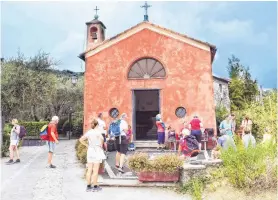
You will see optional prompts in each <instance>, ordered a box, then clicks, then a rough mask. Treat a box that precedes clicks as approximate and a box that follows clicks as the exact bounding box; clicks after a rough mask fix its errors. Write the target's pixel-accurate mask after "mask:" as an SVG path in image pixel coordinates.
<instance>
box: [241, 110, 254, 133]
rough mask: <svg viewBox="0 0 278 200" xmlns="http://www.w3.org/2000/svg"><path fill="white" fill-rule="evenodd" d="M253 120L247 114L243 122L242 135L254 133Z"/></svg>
mask: <svg viewBox="0 0 278 200" xmlns="http://www.w3.org/2000/svg"><path fill="white" fill-rule="evenodd" d="M252 124H253V122H252V120H251V119H249V116H248V115H245V118H244V119H243V120H242V123H241V127H242V136H244V134H248V133H250V134H252Z"/></svg>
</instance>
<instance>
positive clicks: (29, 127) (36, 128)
mask: <svg viewBox="0 0 278 200" xmlns="http://www.w3.org/2000/svg"><path fill="white" fill-rule="evenodd" d="M48 123H49V122H46V121H43V122H20V123H19V124H20V125H21V126H24V127H25V128H26V131H27V135H26V136H37V137H39V136H40V130H41V128H42V127H43V126H44V125H47V124H48Z"/></svg>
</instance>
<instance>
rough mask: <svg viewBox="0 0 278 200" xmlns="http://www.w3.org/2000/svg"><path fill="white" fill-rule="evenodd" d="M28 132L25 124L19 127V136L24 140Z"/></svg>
mask: <svg viewBox="0 0 278 200" xmlns="http://www.w3.org/2000/svg"><path fill="white" fill-rule="evenodd" d="M26 134H27V131H26V128H25V127H24V126H20V129H19V138H20V139H21V140H22V138H24V137H25V136H26Z"/></svg>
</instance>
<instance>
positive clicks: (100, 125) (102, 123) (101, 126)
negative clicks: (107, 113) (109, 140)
mask: <svg viewBox="0 0 278 200" xmlns="http://www.w3.org/2000/svg"><path fill="white" fill-rule="evenodd" d="M97 121H98V128H99V130H100V131H101V133H105V132H106V131H105V130H104V128H105V127H106V125H105V122H104V121H103V120H102V119H100V118H97Z"/></svg>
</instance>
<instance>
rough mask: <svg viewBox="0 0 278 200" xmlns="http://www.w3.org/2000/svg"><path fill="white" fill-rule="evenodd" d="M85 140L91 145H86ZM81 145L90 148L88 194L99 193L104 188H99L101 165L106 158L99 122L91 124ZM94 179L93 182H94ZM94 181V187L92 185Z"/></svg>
mask: <svg viewBox="0 0 278 200" xmlns="http://www.w3.org/2000/svg"><path fill="white" fill-rule="evenodd" d="M85 140H88V142H89V145H87V144H86V143H85ZM79 141H80V143H81V144H83V145H84V146H86V147H87V148H88V150H87V167H88V169H87V173H86V180H87V188H86V191H87V192H98V191H101V190H102V188H101V187H99V186H98V184H97V180H98V172H99V167H100V164H101V163H102V161H103V160H104V159H106V156H105V154H104V151H103V148H102V147H103V142H104V140H103V135H102V132H101V129H100V128H99V124H98V120H96V119H94V120H93V121H92V123H91V129H90V130H89V131H88V132H87V133H85V134H84V135H83V136H82V137H81V138H80V139H79ZM92 179H93V180H92ZM92 181H93V187H92V186H91V183H92Z"/></svg>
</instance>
